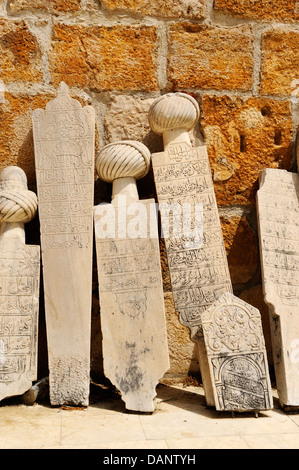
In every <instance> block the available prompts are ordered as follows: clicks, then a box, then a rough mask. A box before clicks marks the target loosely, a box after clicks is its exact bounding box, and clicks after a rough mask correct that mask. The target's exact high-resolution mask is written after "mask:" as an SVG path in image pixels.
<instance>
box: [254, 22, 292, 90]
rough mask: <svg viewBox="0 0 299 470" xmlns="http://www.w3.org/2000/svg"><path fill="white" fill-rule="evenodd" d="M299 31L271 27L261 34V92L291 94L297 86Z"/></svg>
mask: <svg viewBox="0 0 299 470" xmlns="http://www.w3.org/2000/svg"><path fill="white" fill-rule="evenodd" d="M298 42H299V31H287V30H283V29H272V30H270V31H268V32H266V33H264V35H263V36H262V60H261V93H262V94H265V95H291V93H292V92H294V89H295V87H296V86H298V63H299V50H298Z"/></svg>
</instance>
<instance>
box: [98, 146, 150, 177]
mask: <svg viewBox="0 0 299 470" xmlns="http://www.w3.org/2000/svg"><path fill="white" fill-rule="evenodd" d="M150 158H151V154H150V151H149V150H148V148H147V147H146V146H145V145H143V144H142V143H140V142H136V141H133V140H123V141H120V142H114V143H112V144H108V145H106V146H105V147H103V148H102V149H101V150H100V152H99V154H98V157H97V159H96V170H97V173H98V175H99V177H100V178H101V179H102V180H103V181H106V182H107V183H112V182H113V181H114V180H116V179H118V178H135V179H136V180H138V179H140V178H143V177H144V176H145V175H146V174H147V173H148V171H149V168H150Z"/></svg>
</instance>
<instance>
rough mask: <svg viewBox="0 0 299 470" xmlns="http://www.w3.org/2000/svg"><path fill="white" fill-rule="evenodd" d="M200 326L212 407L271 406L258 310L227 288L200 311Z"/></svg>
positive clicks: (244, 408)
mask: <svg viewBox="0 0 299 470" xmlns="http://www.w3.org/2000/svg"><path fill="white" fill-rule="evenodd" d="M202 327H203V337H204V341H205V346H206V352H207V357H208V364H209V371H210V382H211V388H212V390H213V396H214V405H215V407H216V409H217V410H219V411H255V412H258V411H261V410H268V409H271V408H273V399H272V392H271V382H270V377H269V369H268V361H267V353H266V348H265V342H264V336H263V330H262V323H261V318H260V312H259V311H258V310H257V309H256V308H254V307H252V306H251V305H249V304H247V303H246V302H244V301H243V300H241V299H239V298H238V297H236V296H234V295H233V294H231V293H228V292H227V293H225V294H223V295H222V296H221V297H220V298H219V299H217V300H216V301H215V302H214V303H213V304H212V305H211V306H210V307H209V308H208V309H207V310H206V311H205V312H204V313H203V314H202Z"/></svg>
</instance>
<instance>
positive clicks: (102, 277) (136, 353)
mask: <svg viewBox="0 0 299 470" xmlns="http://www.w3.org/2000/svg"><path fill="white" fill-rule="evenodd" d="M149 158H150V154H149V152H148V150H147V148H146V147H144V146H142V145H141V144H139V143H138V142H132V141H130V142H116V143H115V144H110V145H108V146H106V147H104V148H103V149H102V150H101V152H100V153H99V156H98V158H97V170H98V173H99V175H100V177H101V178H103V179H104V180H105V181H108V182H112V183H113V197H112V202H111V204H100V205H99V206H97V207H95V212H94V214H95V238H96V249H97V263H98V278H99V297H100V309H101V326H102V335H103V359H104V373H105V375H106V377H108V378H109V380H110V381H111V382H112V383H113V384H114V385H115V386H116V387H117V388H118V390H119V391H120V392H121V396H122V399H123V401H124V402H125V406H126V408H127V409H129V410H132V411H139V412H153V411H154V409H155V400H154V399H155V396H156V385H157V384H158V381H159V379H160V378H162V377H163V375H164V374H165V372H166V371H167V370H168V368H169V355H168V347H167V332H166V319H165V308H164V296H163V285H162V275H161V265H160V251H159V240H158V223H157V218H156V207H155V201H154V200H151V199H147V200H139V199H138V193H137V186H136V178H138V179H139V178H140V177H142V175H144V174H145V173H146V172H147V171H148V163H149ZM108 167H110V169H108ZM105 168H106V169H105ZM116 176H117V178H115V177H116ZM105 220H106V223H105ZM105 226H106V233H105V231H104V227H105Z"/></svg>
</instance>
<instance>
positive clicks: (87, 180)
mask: <svg viewBox="0 0 299 470" xmlns="http://www.w3.org/2000/svg"><path fill="white" fill-rule="evenodd" d="M32 120H33V135H34V151H35V166H36V178H37V190H38V198H39V218H40V231H41V248H42V264H43V279H44V291H45V311H46V324H47V339H48V353H49V388H50V401H51V404H53V405H62V404H74V405H83V406H87V405H88V400H89V398H88V397H89V369H90V324H91V292H92V244H93V192H94V152H95V150H94V149H95V113H94V109H93V108H92V107H91V106H85V107H83V108H82V106H81V104H80V103H79V101H77V100H75V99H72V98H71V97H70V96H69V92H68V87H67V85H66V84H65V83H63V82H62V83H61V84H60V86H59V88H58V94H57V97H56V98H55V99H54V100H52V101H50V102H49V103H48V104H47V106H46V109H45V110H42V109H36V110H35V111H34V112H33V115H32Z"/></svg>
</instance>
